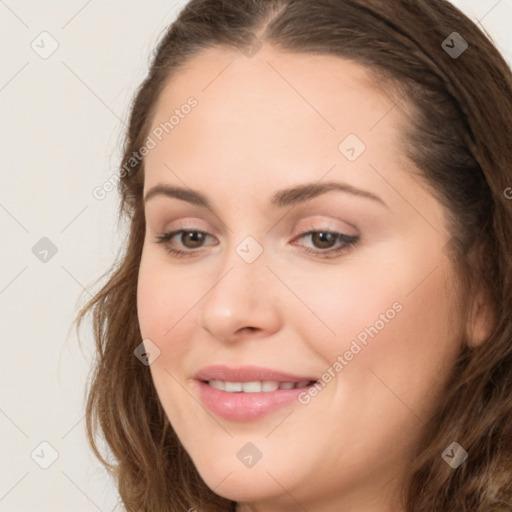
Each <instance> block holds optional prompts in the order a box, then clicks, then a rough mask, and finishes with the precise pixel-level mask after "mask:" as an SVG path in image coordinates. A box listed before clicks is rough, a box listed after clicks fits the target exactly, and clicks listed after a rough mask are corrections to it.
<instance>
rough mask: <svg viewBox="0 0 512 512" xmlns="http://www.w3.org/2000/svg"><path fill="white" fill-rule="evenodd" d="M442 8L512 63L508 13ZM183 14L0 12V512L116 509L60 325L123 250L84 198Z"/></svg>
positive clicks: (117, 3) (164, 4)
mask: <svg viewBox="0 0 512 512" xmlns="http://www.w3.org/2000/svg"><path fill="white" fill-rule="evenodd" d="M453 3H455V4H456V5H457V6H458V7H460V8H461V9H462V10H463V11H465V12H466V13H467V14H468V15H469V16H470V17H471V18H472V19H474V20H475V21H477V20H479V23H481V25H482V26H484V27H485V29H486V30H487V31H488V33H489V34H491V35H492V37H493V39H494V40H495V42H496V43H497V46H498V48H499V49H500V50H501V52H502V54H503V55H504V56H505V58H506V59H507V60H508V62H509V63H510V64H512V33H511V32H510V29H509V27H510V26H511V25H512V0H501V1H498V0H457V1H454V2H453ZM184 4H185V1H184V0H182V1H180V2H178V1H162V0H160V1H158V0H151V1H145V2H142V1H139V2H134V1H121V0H111V1H108V2H107V1H103V2H100V1H99V0H89V1H84V0H73V1H67V2H59V1H56V0H52V1H50V0H47V1H45V2H36V1H35V0H32V1H28V0H5V1H4V0H0V55H1V63H2V64H1V66H0V126H1V128H0V135H1V137H0V145H1V146H0V149H1V151H0V173H1V182H0V183H1V187H0V233H1V236H2V240H4V242H3V244H2V246H1V248H0V319H1V336H2V338H1V342H2V345H1V346H2V357H0V375H1V384H0V434H1V437H0V461H1V469H0V512H18V511H31V512H34V511H44V512H46V511H59V512H60V511H62V510H73V511H75V512H82V511H83V512H89V511H97V510H100V511H104V512H110V511H112V510H115V509H116V502H117V493H116V490H115V487H114V485H113V483H112V482H111V481H110V479H109V477H108V476H107V474H106V473H105V471H104V470H103V469H102V467H101V466H100V465H99V464H98V463H97V462H96V460H95V458H94V457H93V456H92V454H91V453H90V452H89V449H88V446H87V443H86V440H85V430H84V423H85V422H84V420H83V418H84V412H83V404H84V387H85V382H86V379H87V372H88V369H89V367H90V361H91V355H92V353H93V352H92V343H91V337H90V328H89V326H87V325H86V326H85V327H84V329H83V331H82V333H83V334H82V339H83V342H84V344H83V349H81V348H80V346H79V345H78V342H77V338H76V335H75V332H74V329H72V328H71V322H72V320H73V318H74V316H75V314H76V311H77V309H78V307H79V306H80V305H81V304H82V303H83V301H84V300H85V298H87V297H89V296H90V294H91V293H93V291H94V290H97V289H98V285H96V286H95V284H94V283H95V281H96V279H97V278H99V276H100V275H101V274H102V273H103V272H104V271H105V270H106V269H107V268H108V267H109V266H110V264H111V263H112V262H113V260H114V258H115V256H116V254H117V251H118V248H119V244H120V243H121V242H122V240H123V233H120V232H119V230H118V229H117V227H116V223H115V222H116V212H117V205H118V198H117V195H116V192H115V191H113V192H110V193H109V194H107V196H106V197H105V198H104V199H102V200H98V199H95V198H94V197H93V195H92V191H93V189H94V188H95V187H97V186H101V185H102V184H103V183H104V182H105V181H106V180H108V179H109V178H110V177H111V176H112V175H113V174H115V172H116V165H117V163H118V161H119V157H120V142H121V136H122V134H123V123H126V122H127V116H128V107H129V103H130V101H131V98H132V95H133V93H134V91H135V89H136V87H137V86H138V85H139V83H140V82H141V80H142V79H143V77H144V75H145V73H146V71H147V66H148V61H149V55H150V52H151V51H152V49H153V48H154V46H155V44H156V42H157V41H158V39H159V37H160V35H161V34H162V31H163V30H164V29H165V28H166V26H167V25H168V24H169V23H170V22H171V21H172V20H173V19H174V17H175V14H176V11H177V10H178V9H179V8H180V7H181V6H182V5H184ZM456 29H457V27H454V30H455V31H456ZM45 31H46V32H48V33H49V34H50V35H49V36H48V35H40V34H41V33H42V32H45ZM447 36H448V34H447ZM52 44H53V45H56V44H58V48H57V49H56V51H55V52H54V53H53V54H51V55H50V56H48V57H47V58H42V57H46V56H47V55H46V54H45V52H49V51H50V50H51V49H52ZM45 237H46V238H47V239H49V241H50V243H49V242H48V240H42V241H41V239H42V238H45ZM36 244H37V245H36ZM34 246H35V249H33V248H34ZM52 248H53V252H55V249H56V251H57V252H56V253H55V254H53V253H52ZM45 250H47V251H48V252H47V253H45V252H44V251H45ZM41 258H42V259H43V261H42V260H41ZM45 258H46V261H44V259H45ZM84 290H85V291H84ZM80 294H82V295H80ZM42 442H46V443H49V445H51V447H49V446H48V445H46V444H43V445H41V443H42ZM55 457H57V458H56V459H55V460H54V461H53V459H54V458H55ZM50 464H51V465H50ZM48 465H49V466H48ZM44 466H48V467H47V468H46V469H44V468H43V467H44ZM117 510H121V507H117Z"/></svg>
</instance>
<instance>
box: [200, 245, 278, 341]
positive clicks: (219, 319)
mask: <svg viewBox="0 0 512 512" xmlns="http://www.w3.org/2000/svg"><path fill="white" fill-rule="evenodd" d="M267 263H268V260H267V258H266V257H265V251H264V252H263V253H262V254H261V255H260V256H259V257H258V258H257V259H256V260H255V261H252V262H250V263H249V262H248V261H246V260H245V259H244V258H242V257H241V256H240V255H239V253H237V252H236V250H235V248H232V249H231V248H230V250H229V254H226V255H225V256H224V261H223V263H222V265H220V266H219V271H218V272H216V273H215V279H214V280H213V282H212V283H211V285H210V287H209V288H208V291H207V292H206V294H205V296H204V298H203V300H202V301H201V303H200V306H199V308H200V312H199V323H200V327H201V328H203V329H204V330H206V331H207V332H208V333H209V334H210V335H211V336H213V337H215V338H216V339H218V340H220V341H223V342H233V341H237V340H240V339H241V338H243V337H245V336H248V335H250V336H252V337H255V336H256V337H266V336H269V335H271V334H272V333H274V332H276V331H277V330H278V329H279V326H280V314H279V303H280V302H279V297H278V293H279V287H278V285H279V284H280V283H279V281H278V280H277V279H276V277H275V276H274V275H273V273H272V272H271V271H270V270H269V269H268V268H267V266H266V264H267ZM281 287H282V284H281ZM281 293H283V291H281Z"/></svg>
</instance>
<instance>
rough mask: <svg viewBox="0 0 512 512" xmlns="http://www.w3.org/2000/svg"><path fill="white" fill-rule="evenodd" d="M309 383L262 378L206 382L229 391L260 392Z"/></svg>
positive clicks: (307, 381)
mask: <svg viewBox="0 0 512 512" xmlns="http://www.w3.org/2000/svg"><path fill="white" fill-rule="evenodd" d="M309 383H310V381H309V380H303V381H301V382H278V381H277V380H264V381H252V382H225V381H222V380H210V381H208V384H209V385H210V386H211V387H212V388H215V389H220V390H221V391H228V392H229V393H239V392H243V393H260V392H262V391H263V392H271V391H277V390H278V389H295V388H305V387H307V386H308V384H309Z"/></svg>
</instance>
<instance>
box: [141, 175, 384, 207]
mask: <svg viewBox="0 0 512 512" xmlns="http://www.w3.org/2000/svg"><path fill="white" fill-rule="evenodd" d="M332 190H337V191H341V192H345V193H348V194H351V195H354V196H357V197H362V198H366V199H371V200H372V201H375V202H377V203H380V204H381V205H383V206H385V207H386V208H388V209H389V206H388V205H387V204H386V203H385V202H384V201H383V200H382V199H381V198H380V197H379V196H377V195H375V194H373V193H371V192H368V191H367V190H362V189H359V188H356V187H353V186H352V185H348V184H347V183H339V182H335V181H331V182H327V183H306V184H303V185H298V186H295V187H292V188H287V189H283V190H279V191H277V192H275V193H274V195H273V196H272V199H271V205H272V206H275V207H278V208H283V207H285V206H291V205H296V204H299V203H303V202H305V201H309V200H310V199H313V198H315V197H317V196H320V195H322V194H326V193H327V192H331V191H332ZM156 196H166V197H173V198H176V199H181V200H182V201H187V202H189V203H192V204H195V205H197V206H201V207H203V208H208V209H211V205H210V201H209V200H208V199H207V198H206V196H204V195H203V194H201V193H200V192H197V191H196V190H192V189H187V188H181V187H173V186H170V185H165V184H158V185H155V186H154V187H152V188H151V189H150V190H149V191H148V192H147V193H146V195H145V197H144V203H147V202H148V201H149V200H150V199H152V198H153V197H156Z"/></svg>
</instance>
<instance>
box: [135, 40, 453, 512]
mask: <svg viewBox="0 0 512 512" xmlns="http://www.w3.org/2000/svg"><path fill="white" fill-rule="evenodd" d="M368 78H369V75H368V74H367V71H365V69H364V68H362V67H360V66H359V65H358V64H356V63H354V62H351V61H347V60H342V59H339V58H336V57H330V56H313V55H309V56H308V55H290V54H284V53H280V52H278V51H277V50H274V49H272V48H269V47H266V46H264V47H262V48H260V49H259V51H257V52H256V53H255V54H253V55H252V54H250V53H248V52H245V53H242V52H239V53H235V52H228V51H227V50H220V49H210V50H208V51H207V52H205V53H204V54H202V55H201V56H200V57H196V58H195V59H194V60H192V61H191V62H190V64H189V65H188V66H187V68H186V69H183V70H181V71H180V72H179V73H177V74H176V75H175V76H174V77H173V78H172V80H171V81H170V82H169V83H168V85H167V87H166V88H165V90H164V91H163V93H162V95H161V97H160V99H159V102H158V104H157V108H156V111H155V117H154V119H153V122H152V127H151V131H150V134H149V135H150V137H151V141H149V139H148V143H147V147H148V148H149V153H148V154H147V156H146V158H145V172H146V174H145V183H144V194H145V196H146V195H147V194H150V196H151V197H148V198H147V199H146V202H145V214H146V237H145V240H144V249H143V254H142V260H141V265H140V273H139V281H138V300H137V306H138V317H139V322H140V329H141V334H142V338H143V339H146V347H147V349H148V352H149V353H150V354H151V353H152V355H151V356H150V358H151V360H153V359H154V361H153V362H152V363H151V365H150V370H151V374H152V377H153V379H154V383H155V386H156V390H157V392H158V396H159V398H160V400H161V402H162V404H163V407H164V409H165V411H166V413H167V416H168V418H169V420H170V422H171V424H172V426H173V428H174V430H175V431H176V433H177V435H178V437H179V439H180V440H181V442H182V443H183V445H184V447H185V449H186V450H187V452H188V453H189V454H190V456H191V458H192V460H193V462H194V464H195V465H196V467H197V470H198V471H199V473H200V474H201V476H202V478H203V479H204V481H205V482H206V483H207V485H208V486H209V487H210V488H211V489H213V490H214V491H215V493H217V494H219V495H221V496H224V497H227V498H230V499H233V500H236V501H239V502H244V503H246V504H245V505H244V506H245V508H244V509H243V510H262V511H263V510H264V511H266V512H268V511H274V510H286V509H287V507H290V508H289V509H290V510H298V509H301V510H302V508H301V507H303V509H306V510H308V511H310V512H313V511H317V510H321V511H323V512H325V511H335V510H336V511H338V510H342V509H343V510H358V511H359V510H361V511H364V512H369V511H379V512H382V511H384V510H394V511H396V510H399V508H398V506H397V505H396V504H394V505H392V504H391V503H392V500H391V493H392V491H393V490H394V489H395V488H396V486H397V485H399V484H400V483H401V482H402V481H403V479H404V478H406V477H407V475H408V474H409V465H408V464H409V462H408V461H409V459H410V457H412V455H411V450H413V447H414V445H415V443H416V442H417V440H418V436H419V435H420V433H421V431H422V427H423V426H424V424H425V422H426V421H427V419H428V417H429V414H430V413H431V411H432V408H433V405H434V402H435V400H436V399H437V398H438V393H439V391H440V390H441V388H442V387H443V384H444V383H445V382H446V379H447V377H448V375H449V373H450V370H451V367H452V365H453V362H454V360H455V358H456V356H457V354H458V352H459V349H460V346H459V340H460V337H459V334H460V333H459V332H458V329H457V328H456V322H455V320H456V319H457V318H458V317H457V315H458V313H457V311H458V309H457V306H458V302H457V296H456V294H455V287H454V284H453V276H454V274H453V269H452V267H451V266H450V262H449V260H448V257H447V255H446V253H445V251H444V250H443V249H444V246H445V244H446V243H447V242H448V239H449V235H448V232H447V230H446V228H445V220H444V219H445V217H444V211H443V208H442V207H441V205H440V204H439V202H438V201H437V200H436V199H435V198H434V197H433V195H432V194H431V193H430V192H429V191H428V190H427V189H426V188H425V187H424V185H422V184H421V182H420V181H419V180H418V179H417V178H415V177H414V174H413V172H412V170H413V164H412V163H410V162H408V161H407V160H406V159H405V157H404V156H403V153H404V146H403V145H402V144H401V143H400V140H399V137H400V134H401V129H400V125H399V122H400V119H401V112H400V110H401V108H403V107H404V105H403V103H398V104H395V102H394V101H393V100H392V99H390V98H389V97H387V96H386V95H385V94H382V93H380V92H379V91H378V89H377V88H375V87H371V86H370V82H369V80H368ZM191 97H193V99H190V98H191ZM187 105H188V107H187ZM171 116H174V117H173V118H172V119H171ZM165 123H167V124H165ZM154 187H168V189H167V192H168V193H163V192H162V190H164V189H162V188H161V189H160V193H159V191H158V190H157V189H155V188H154ZM172 189H175V193H171V190H172ZM178 189H180V190H181V191H179V192H178ZM151 191H153V193H151ZM179 230H183V231H182V232H179ZM173 231H178V233H177V234H175V235H174V236H172V237H170V238H168V239H167V241H164V242H160V243H159V242H158V239H157V237H159V236H160V235H163V234H165V233H169V232H173ZM308 232H313V233H312V234H307V233H308ZM171 249H174V250H178V251H184V252H186V254H185V255H184V256H183V257H178V256H177V255H175V254H172V253H170V252H169V250H171ZM308 251H309V252H308ZM148 340H151V342H149V341H148ZM155 345H156V347H158V350H159V351H160V352H159V354H158V350H156V349H155ZM314 381H317V382H316V384H312V382H314ZM439 456H441V454H439ZM298 504H300V507H299V505H298ZM190 506H191V507H193V506H194V504H193V503H191V504H190ZM297 507H298V508H297Z"/></svg>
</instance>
